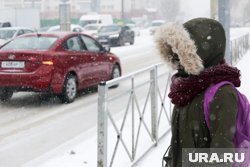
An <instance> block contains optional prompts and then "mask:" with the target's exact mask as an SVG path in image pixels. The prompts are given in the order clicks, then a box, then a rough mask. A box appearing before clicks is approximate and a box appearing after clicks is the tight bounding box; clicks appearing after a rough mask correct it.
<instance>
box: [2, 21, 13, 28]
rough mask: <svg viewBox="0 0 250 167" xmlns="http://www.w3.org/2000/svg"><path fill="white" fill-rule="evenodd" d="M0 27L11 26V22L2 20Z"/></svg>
mask: <svg viewBox="0 0 250 167" xmlns="http://www.w3.org/2000/svg"><path fill="white" fill-rule="evenodd" d="M2 27H11V23H10V22H2V23H0V28H2Z"/></svg>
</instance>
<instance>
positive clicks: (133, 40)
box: [130, 37, 135, 45]
mask: <svg viewBox="0 0 250 167" xmlns="http://www.w3.org/2000/svg"><path fill="white" fill-rule="evenodd" d="M134 43H135V38H134V37H133V38H132V41H131V42H130V45H134Z"/></svg>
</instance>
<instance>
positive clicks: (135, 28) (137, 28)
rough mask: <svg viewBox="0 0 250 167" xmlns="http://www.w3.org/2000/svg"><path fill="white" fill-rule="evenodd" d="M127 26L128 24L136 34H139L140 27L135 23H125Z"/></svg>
mask: <svg viewBox="0 0 250 167" xmlns="http://www.w3.org/2000/svg"><path fill="white" fill-rule="evenodd" d="M126 25H127V26H129V27H130V28H131V29H132V30H133V31H134V33H135V35H136V36H140V28H139V27H137V26H136V25H135V24H131V23H130V24H126Z"/></svg>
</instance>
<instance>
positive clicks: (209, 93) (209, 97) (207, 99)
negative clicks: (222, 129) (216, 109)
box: [203, 81, 234, 128]
mask: <svg viewBox="0 0 250 167" xmlns="http://www.w3.org/2000/svg"><path fill="white" fill-rule="evenodd" d="M224 85H232V86H233V87H234V85H233V84H232V83H231V82H228V81H222V82H219V83H217V84H215V85H212V86H210V87H209V88H207V90H206V91H205V95H204V103H203V109H204V115H205V120H206V124H207V127H208V128H210V103H211V102H212V101H213V98H214V96H215V94H216V92H217V91H218V89H219V88H220V87H222V86H224Z"/></svg>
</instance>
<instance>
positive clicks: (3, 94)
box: [0, 89, 13, 102]
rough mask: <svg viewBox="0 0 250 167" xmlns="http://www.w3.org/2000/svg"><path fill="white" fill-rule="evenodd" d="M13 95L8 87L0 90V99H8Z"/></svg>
mask: <svg viewBox="0 0 250 167" xmlns="http://www.w3.org/2000/svg"><path fill="white" fill-rule="evenodd" d="M12 96H13V91H12V90H8V89H1V90H0V101H3V102H5V101H9V100H10V99H11V97H12Z"/></svg>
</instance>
